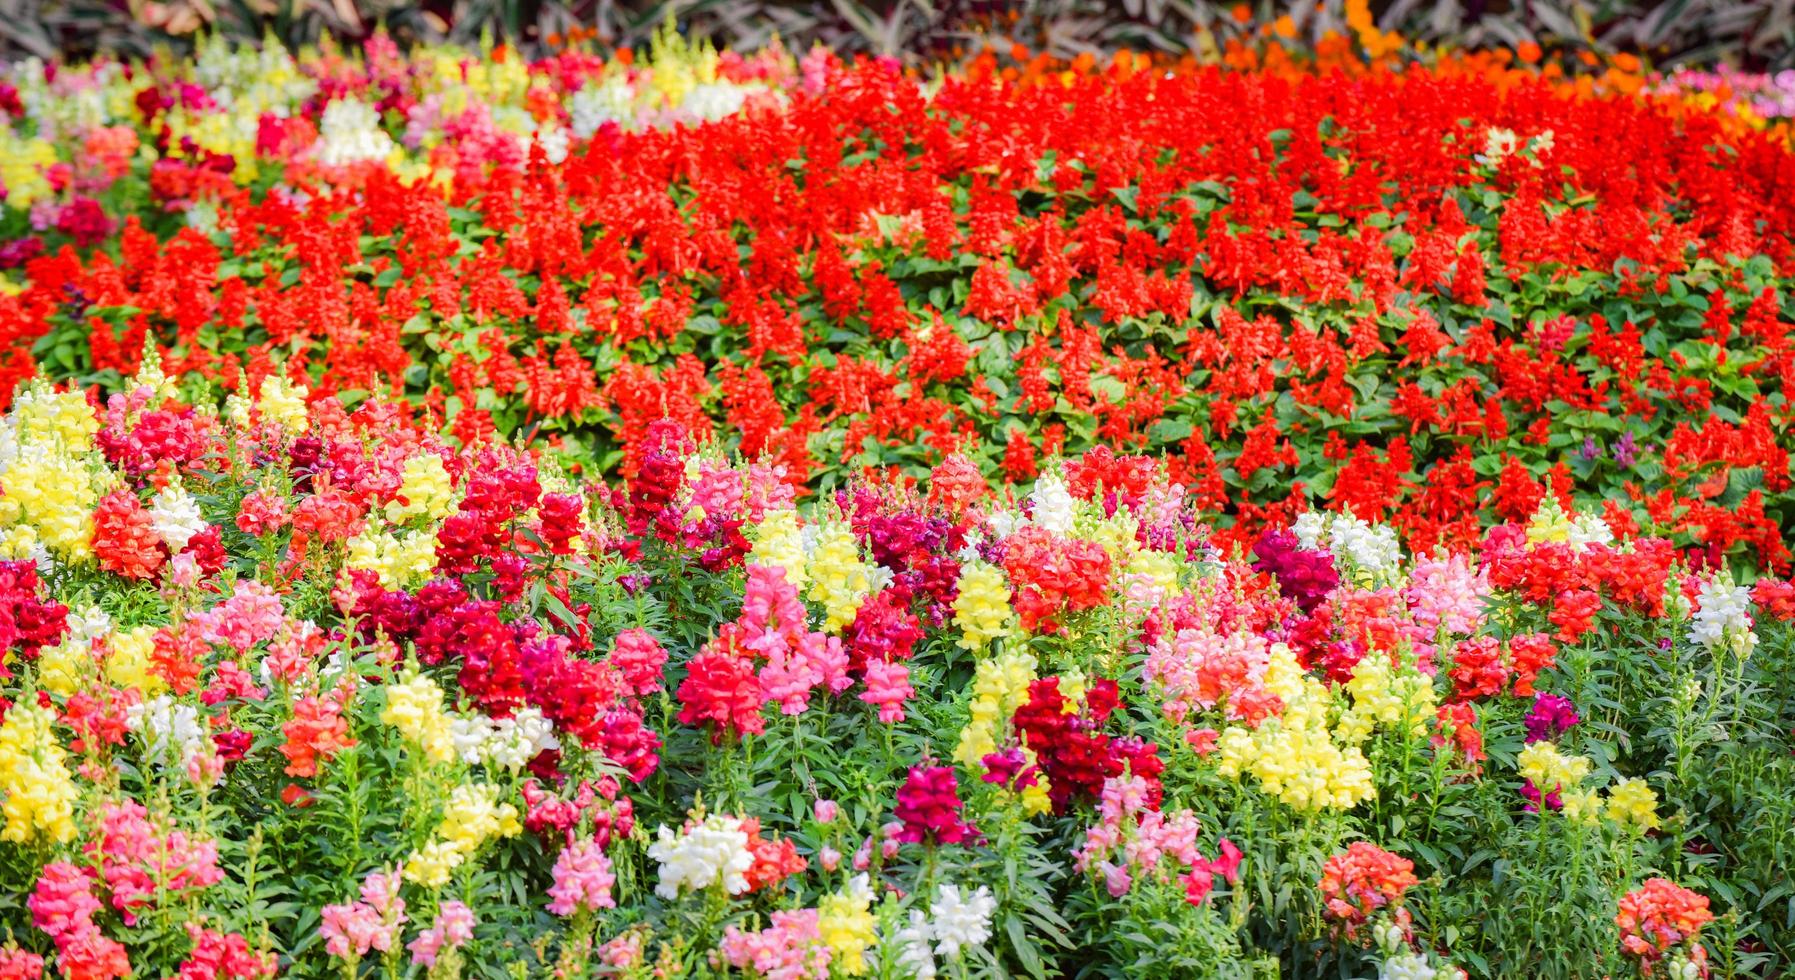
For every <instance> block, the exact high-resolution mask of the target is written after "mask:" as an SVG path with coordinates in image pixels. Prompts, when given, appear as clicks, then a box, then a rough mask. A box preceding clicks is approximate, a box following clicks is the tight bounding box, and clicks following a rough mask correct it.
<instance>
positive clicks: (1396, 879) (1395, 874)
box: [1320, 841, 1416, 938]
mask: <svg viewBox="0 0 1795 980" xmlns="http://www.w3.org/2000/svg"><path fill="white" fill-rule="evenodd" d="M1415 882H1416V879H1415V862H1413V861H1410V860H1409V859H1408V858H1405V857H1403V856H1402V855H1400V854H1392V853H1390V852H1389V851H1386V850H1384V849H1383V848H1381V847H1379V846H1377V845H1376V844H1373V843H1370V842H1369V841H1354V842H1353V843H1352V845H1351V846H1349V847H1347V849H1346V850H1345V851H1343V852H1341V853H1339V854H1336V855H1334V856H1333V857H1331V858H1328V861H1327V864H1325V865H1323V866H1322V871H1321V884H1320V888H1321V897H1322V901H1323V903H1324V905H1325V910H1326V913H1327V916H1328V918H1329V919H1331V920H1332V921H1333V922H1334V924H1335V925H1336V926H1338V927H1339V928H1340V929H1341V930H1342V931H1343V932H1345V934H1346V935H1347V937H1348V938H1351V937H1353V936H1356V935H1357V934H1358V930H1359V928H1360V927H1361V926H1363V925H1365V924H1366V923H1367V922H1370V921H1371V917H1372V916H1373V915H1375V914H1377V912H1378V911H1379V910H1380V909H1384V908H1386V907H1390V908H1394V909H1395V910H1396V912H1395V914H1396V916H1397V917H1398V924H1399V925H1406V924H1407V914H1408V913H1407V910H1406V909H1403V908H1402V907H1401V906H1402V896H1403V893H1405V892H1407V891H1408V890H1409V888H1411V887H1412V886H1413V885H1414V884H1415Z"/></svg>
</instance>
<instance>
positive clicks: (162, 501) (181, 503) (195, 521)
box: [149, 483, 206, 551]
mask: <svg viewBox="0 0 1795 980" xmlns="http://www.w3.org/2000/svg"><path fill="white" fill-rule="evenodd" d="M149 513H150V527H151V528H153V529H154V530H155V532H156V536H157V537H159V538H161V539H162V543H163V544H166V545H168V550H169V551H180V550H181V549H182V548H185V547H187V542H188V541H190V540H192V539H193V536H194V535H196V534H198V533H200V532H201V531H204V530H205V529H206V519H205V518H204V517H202V516H200V512H199V501H197V500H194V499H193V495H192V494H190V493H188V492H187V489H186V488H185V487H183V486H181V485H180V484H179V483H170V484H169V485H168V486H166V487H163V488H162V489H160V490H158V491H156V495H155V496H154V497H151V498H150V506H149Z"/></svg>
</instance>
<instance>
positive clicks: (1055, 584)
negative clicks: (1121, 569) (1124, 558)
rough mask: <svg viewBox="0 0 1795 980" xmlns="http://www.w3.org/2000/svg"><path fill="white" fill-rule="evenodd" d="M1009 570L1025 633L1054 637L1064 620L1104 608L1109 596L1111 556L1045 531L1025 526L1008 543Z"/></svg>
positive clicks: (1006, 563)
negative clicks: (1087, 610) (1076, 614)
mask: <svg viewBox="0 0 1795 980" xmlns="http://www.w3.org/2000/svg"><path fill="white" fill-rule="evenodd" d="M1003 567H1004V571H1006V572H1008V573H1009V576H1010V581H1011V582H1012V583H1013V588H1014V590H1015V593H1016V594H1015V599H1014V602H1015V606H1016V616H1017V618H1018V619H1020V620H1021V621H1022V628H1023V629H1025V630H1028V631H1030V632H1034V633H1052V632H1055V631H1057V630H1058V629H1059V628H1060V621H1059V619H1060V617H1061V616H1063V615H1065V614H1067V613H1075V612H1079V611H1082V610H1086V609H1095V608H1097V607H1098V606H1101V605H1103V602H1104V599H1105V597H1106V595H1107V594H1108V591H1109V575H1110V561H1109V553H1108V552H1106V551H1104V550H1103V546H1102V545H1100V544H1098V543H1097V542H1095V541H1079V540H1074V539H1071V538H1067V537H1064V536H1063V535H1058V534H1055V533H1053V532H1052V531H1049V530H1047V529H1045V528H1040V527H1025V528H1023V529H1022V530H1020V531H1017V532H1016V533H1015V534H1013V535H1011V536H1010V538H1009V539H1008V540H1007V541H1005V542H1004V555H1003Z"/></svg>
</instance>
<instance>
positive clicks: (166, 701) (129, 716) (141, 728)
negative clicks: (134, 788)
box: [125, 694, 207, 767]
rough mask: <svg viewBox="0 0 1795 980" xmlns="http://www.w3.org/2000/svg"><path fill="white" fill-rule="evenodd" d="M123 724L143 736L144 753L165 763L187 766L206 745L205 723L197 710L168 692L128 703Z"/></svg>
mask: <svg viewBox="0 0 1795 980" xmlns="http://www.w3.org/2000/svg"><path fill="white" fill-rule="evenodd" d="M125 725H126V727H128V728H130V729H131V730H132V731H134V732H136V733H137V734H138V735H139V736H141V737H142V738H143V743H144V752H143V756H144V758H145V759H146V760H148V761H153V762H158V763H161V764H162V765H164V766H176V765H179V766H183V767H184V766H186V765H187V762H188V760H189V759H192V758H193V757H194V756H195V755H197V754H199V753H200V752H202V751H203V750H204V749H205V747H206V741H207V737H206V726H205V724H204V723H203V722H201V721H200V717H199V709H198V708H195V707H194V706H193V705H191V704H183V703H181V702H179V701H176V700H175V699H174V698H172V697H170V696H169V695H167V694H161V695H157V696H156V697H155V698H154V699H152V700H150V701H145V702H142V703H140V704H134V705H131V707H130V708H129V709H127V713H126V716H125Z"/></svg>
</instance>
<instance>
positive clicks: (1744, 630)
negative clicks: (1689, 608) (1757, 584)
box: [1689, 571, 1758, 659]
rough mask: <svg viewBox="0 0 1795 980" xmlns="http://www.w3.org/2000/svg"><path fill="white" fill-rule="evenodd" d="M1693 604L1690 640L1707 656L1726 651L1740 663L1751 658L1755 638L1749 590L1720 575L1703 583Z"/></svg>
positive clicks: (1724, 574)
mask: <svg viewBox="0 0 1795 980" xmlns="http://www.w3.org/2000/svg"><path fill="white" fill-rule="evenodd" d="M1695 601H1696V610H1695V615H1694V616H1692V617H1690V621H1689V639H1691V640H1693V641H1695V642H1696V643H1699V644H1701V645H1702V646H1703V647H1705V648H1707V649H1708V651H1709V652H1714V651H1717V650H1720V649H1722V648H1725V649H1727V650H1730V651H1731V652H1732V653H1733V655H1734V656H1737V657H1739V658H1740V659H1744V658H1746V657H1749V656H1751V652H1752V650H1754V649H1756V648H1757V645H1758V635H1757V633H1755V632H1753V631H1752V628H1751V626H1752V621H1751V611H1752V602H1751V587H1750V586H1745V585H1734V584H1733V577H1732V575H1731V574H1729V573H1727V572H1725V571H1722V572H1720V573H1718V574H1716V575H1714V576H1713V577H1711V578H1709V579H1708V580H1707V581H1706V582H1703V583H1702V587H1701V592H1699V593H1698V594H1697V595H1696V597H1695Z"/></svg>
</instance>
